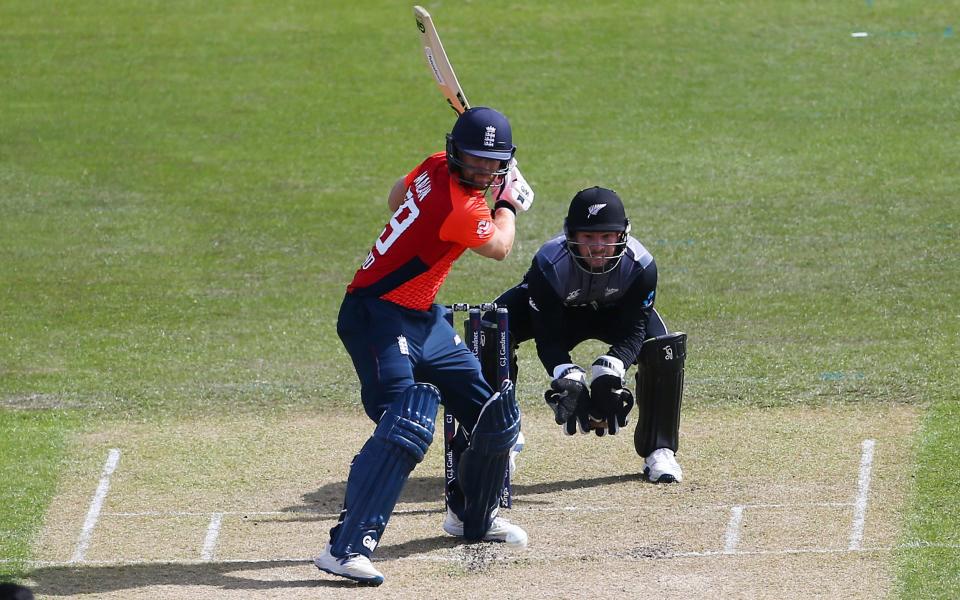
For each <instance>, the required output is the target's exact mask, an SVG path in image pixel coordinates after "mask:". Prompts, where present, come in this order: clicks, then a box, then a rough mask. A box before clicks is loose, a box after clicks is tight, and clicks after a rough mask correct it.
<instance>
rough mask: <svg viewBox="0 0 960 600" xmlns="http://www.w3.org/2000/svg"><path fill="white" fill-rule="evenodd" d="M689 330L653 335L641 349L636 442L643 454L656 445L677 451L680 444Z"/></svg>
mask: <svg viewBox="0 0 960 600" xmlns="http://www.w3.org/2000/svg"><path fill="white" fill-rule="evenodd" d="M686 359H687V334H685V333H679V332H678V333H668V334H666V335H661V336H657V337H655V338H650V339H648V340H647V341H645V342H644V343H643V347H642V348H641V349H640V360H639V361H638V364H637V409H638V412H639V414H638V416H637V429H636V430H635V431H634V433H633V445H634V447H635V448H636V450H637V454H639V455H640V456H644V457H646V456H649V455H650V453H651V452H653V451H654V450H656V449H657V448H669V449H670V450H673V451H674V452H676V451H677V448H678V447H679V445H680V405H681V403H682V401H683V371H684V367H683V365H684V362H685V361H686Z"/></svg>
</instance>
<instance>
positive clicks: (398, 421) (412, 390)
mask: <svg viewBox="0 0 960 600" xmlns="http://www.w3.org/2000/svg"><path fill="white" fill-rule="evenodd" d="M439 406H440V391H439V390H438V389H437V388H436V387H434V386H433V385H430V384H429V383H415V384H413V385H411V386H410V387H409V388H407V389H406V390H405V391H404V392H403V394H401V395H400V397H399V398H398V399H397V400H396V402H394V403H393V405H392V406H391V407H390V408H388V409H387V412H385V413H384V415H383V417H381V419H380V423H379V424H377V428H376V429H375V430H374V432H373V437H374V438H377V439H380V440H383V441H384V442H386V443H388V444H391V445H393V446H396V447H398V448H400V449H402V450H403V451H404V452H406V453H407V454H409V455H410V457H411V458H413V460H414V461H416V462H418V463H419V462H420V461H422V460H423V457H424V455H425V454H426V452H427V448H429V447H430V444H431V443H432V442H433V431H434V422H435V420H436V417H437V410H438V408H439Z"/></svg>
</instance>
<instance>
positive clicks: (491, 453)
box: [314, 107, 533, 585]
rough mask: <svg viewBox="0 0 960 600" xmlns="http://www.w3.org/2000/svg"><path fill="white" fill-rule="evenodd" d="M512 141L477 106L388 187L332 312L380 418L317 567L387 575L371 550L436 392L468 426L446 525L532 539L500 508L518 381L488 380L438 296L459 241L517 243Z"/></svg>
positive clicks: (462, 532)
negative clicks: (371, 238) (370, 238)
mask: <svg viewBox="0 0 960 600" xmlns="http://www.w3.org/2000/svg"><path fill="white" fill-rule="evenodd" d="M515 150H516V148H515V147H514V145H513V143H512V132H511V128H510V123H509V122H508V121H507V119H506V117H505V116H503V115H502V114H500V113H499V112H497V111H495V110H493V109H490V108H486V107H476V108H472V109H470V110H468V111H466V112H464V113H463V114H462V115H460V117H459V118H458V119H457V121H456V123H455V124H454V126H453V129H452V131H451V132H450V134H449V135H448V136H447V148H446V151H445V152H438V153H436V154H434V155H432V156H429V157H427V159H426V160H424V161H423V162H422V163H420V165H419V166H417V167H416V168H414V169H413V170H412V171H410V172H409V173H408V174H407V175H406V176H405V177H403V178H401V179H400V180H398V181H397V182H396V183H395V184H394V186H393V188H392V189H391V191H390V194H389V195H388V199H387V204H388V206H389V207H390V210H391V211H392V213H393V214H392V216H391V217H390V219H389V220H388V221H387V224H386V225H385V226H384V229H383V231H382V233H381V234H380V236H379V237H378V238H377V240H376V242H375V243H374V245H373V247H372V248H371V250H370V252H369V254H368V255H367V258H366V260H364V262H363V264H362V265H361V267H360V268H359V269H358V270H357V272H356V273H355V275H354V278H353V281H352V282H351V283H350V284H349V285H348V286H347V293H346V295H345V296H344V299H343V303H342V304H341V306H340V313H339V316H338V319H337V333H338V335H339V336H340V340H341V341H342V342H343V345H344V347H345V348H346V350H347V352H348V353H349V354H350V358H351V360H352V361H353V366H354V368H355V369H356V372H357V378H358V379H359V380H360V398H361V400H362V402H363V408H364V411H365V412H366V414H367V416H369V417H370V419H372V420H373V421H374V423H376V428H375V429H374V431H373V435H372V436H371V437H370V439H368V440H367V442H366V443H365V444H364V445H363V448H361V450H360V452H359V453H358V454H357V455H356V457H355V458H354V460H353V463H352V464H351V465H350V473H349V475H348V477H347V490H346V493H345V496H344V501H343V510H342V511H341V513H340V518H339V521H338V523H337V524H336V526H334V527H333V528H332V529H331V530H330V540H329V543H328V544H327V545H326V547H325V548H324V550H323V552H322V554H321V555H320V556H318V557H317V558H316V559H314V564H315V565H316V566H317V567H318V568H319V569H320V570H322V571H325V572H327V573H331V574H333V575H337V576H340V577H346V578H348V579H352V580H354V581H358V582H360V583H364V584H368V585H379V584H381V583H383V574H382V573H380V572H379V571H378V570H377V569H376V568H375V567H374V566H373V563H372V562H371V561H370V557H371V555H372V554H373V552H374V551H375V550H376V548H377V547H378V545H379V544H380V543H381V541H382V539H383V534H384V531H385V529H386V527H387V522H388V521H389V519H390V515H391V514H392V513H393V509H394V507H395V505H396V503H397V500H398V499H399V497H400V493H401V491H402V490H403V486H404V484H405V483H406V481H407V478H408V477H409V476H410V473H411V472H412V471H413V469H414V468H415V467H416V466H417V464H418V463H420V461H422V460H423V457H424V454H425V453H426V452H427V449H428V448H429V447H430V444H431V443H432V441H433V439H434V427H435V422H436V417H437V411H438V407H439V406H440V405H441V404H442V405H443V406H444V409H445V410H446V412H447V413H449V414H452V415H453V417H454V418H456V420H457V422H459V423H460V427H461V430H462V434H461V435H460V438H461V440H460V441H461V443H460V444H459V445H458V446H457V447H456V448H455V456H454V461H455V463H456V464H457V466H456V468H455V469H453V478H452V479H451V481H448V485H447V500H448V502H447V504H448V506H447V514H446V518H445V519H444V521H443V523H442V527H443V530H444V531H445V532H447V533H448V534H451V535H455V536H461V537H464V538H466V539H468V540H485V541H496V542H505V543H506V544H507V545H510V546H515V547H523V546H526V543H527V534H526V532H524V531H523V529H521V528H520V527H518V526H517V525H514V524H512V523H510V522H508V521H506V520H505V519H502V518H500V517H497V516H496V514H495V513H496V507H497V504H498V499H499V492H500V489H501V486H502V483H503V476H504V472H505V469H506V465H507V463H508V461H509V453H510V450H511V449H512V448H513V446H514V444H515V443H516V440H517V436H518V433H519V431H520V412H519V408H518V407H517V402H516V398H515V395H514V391H513V384H512V383H511V382H510V381H506V382H505V385H504V386H503V387H502V388H501V389H500V390H494V389H493V388H491V387H490V385H489V384H488V383H487V382H486V381H485V380H484V378H483V374H482V372H481V369H480V361H479V360H478V359H477V357H476V356H475V355H474V353H473V352H471V351H470V349H468V348H467V346H466V345H465V344H464V342H463V340H462V339H461V338H460V336H459V335H457V334H456V332H455V331H454V329H453V326H452V325H451V324H450V323H449V322H448V321H447V314H446V313H447V310H446V308H445V307H443V306H441V305H438V304H434V300H435V298H436V295H437V291H438V290H439V289H440V286H441V285H442V284H443V281H444V280H445V279H446V277H447V274H448V273H449V272H450V269H451V267H452V266H453V263H454V262H455V261H456V260H457V259H458V258H459V257H460V256H461V255H462V254H463V252H464V251H466V250H467V249H470V250H473V251H474V252H476V253H478V254H480V255H481V256H484V257H487V258H493V259H495V260H502V259H504V258H506V256H507V255H508V254H509V253H510V250H511V248H512V247H513V241H514V236H515V219H516V215H517V213H518V212H523V211H525V210H527V209H528V208H529V207H530V204H531V203H532V202H533V192H532V190H530V189H529V187H528V186H520V185H519V184H517V181H518V178H517V177H516V176H515V172H516V161H515V160H514V158H513V157H514V152H515ZM490 190H493V193H494V195H495V203H494V207H493V209H492V210H491V208H490V206H489V205H488V204H487V199H486V194H487V192H488V191H490Z"/></svg>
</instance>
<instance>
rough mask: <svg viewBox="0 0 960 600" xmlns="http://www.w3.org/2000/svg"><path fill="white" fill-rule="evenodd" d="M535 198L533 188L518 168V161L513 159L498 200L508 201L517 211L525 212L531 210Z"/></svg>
mask: <svg viewBox="0 0 960 600" xmlns="http://www.w3.org/2000/svg"><path fill="white" fill-rule="evenodd" d="M533 196H534V194H533V188H531V187H530V185H529V184H528V183H527V180H526V179H524V178H523V175H522V174H521V173H520V169H519V168H517V161H516V159H513V158H511V159H510V164H509V170H508V171H507V174H506V175H504V177H503V185H502V186H501V187H500V193H499V194H497V200H506V201H507V202H509V203H510V204H511V205H512V206H513V207H514V208H515V209H517V212H523V211H526V210H529V209H530V206H531V205H532V204H533Z"/></svg>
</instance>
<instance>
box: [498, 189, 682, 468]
mask: <svg viewBox="0 0 960 600" xmlns="http://www.w3.org/2000/svg"><path fill="white" fill-rule="evenodd" d="M629 233H630V221H629V219H627V216H626V212H625V210H624V207H623V202H622V201H621V199H620V197H619V196H617V194H616V193H614V192H613V191H612V190H608V189H605V188H600V187H593V188H588V189H585V190H582V191H580V192H578V193H577V194H576V196H574V198H573V200H572V201H571V203H570V207H569V211H568V214H567V218H566V220H565V221H564V234H563V235H560V236H557V237H556V238H554V239H551V240H549V241H548V242H546V243H545V244H544V245H543V246H541V247H540V249H539V250H538V251H537V253H536V255H535V256H534V258H533V264H532V265H531V266H530V269H529V270H528V271H527V273H526V275H525V276H524V279H523V281H522V282H521V283H520V284H518V285H517V286H515V287H513V288H511V289H509V290H507V291H506V292H504V293H503V294H501V295H500V297H499V298H497V299H496V303H497V305H501V306H506V307H507V308H508V309H509V311H510V339H511V340H512V341H513V344H514V345H518V344H520V343H521V342H523V341H526V340H530V339H533V340H535V342H536V347H537V354H538V356H539V358H540V361H541V362H542V363H543V366H544V367H545V368H546V370H547V373H548V374H549V375H550V377H551V379H552V380H551V382H550V387H549V389H548V390H547V391H546V393H545V395H544V396H545V399H546V401H547V404H548V405H550V408H552V409H553V412H554V415H555V417H556V422H557V424H559V425H560V426H561V427H562V429H563V431H564V433H566V434H568V435H573V434H574V433H576V432H577V431H578V430H579V431H580V432H581V433H589V432H590V431H593V432H595V433H596V434H597V435H600V436H602V435H606V434H607V433H610V434H616V433H618V431H619V429H620V428H621V427H624V426H625V425H626V424H627V415H628V414H629V413H630V411H631V409H632V408H633V405H634V395H633V394H632V393H631V392H630V390H629V389H628V388H627V382H626V379H625V377H626V370H627V369H628V368H629V367H630V365H633V364H636V365H637V372H636V404H637V408H638V413H639V415H638V418H637V419H638V422H637V428H636V430H635V432H634V438H633V439H634V445H635V447H636V450H637V453H638V454H639V455H640V456H642V457H644V473H645V474H646V476H647V478H648V479H649V480H650V481H653V482H679V481H681V479H682V478H683V473H682V471H681V469H680V465H679V464H678V463H677V461H676V456H675V455H676V452H677V449H678V448H679V443H680V439H679V438H680V405H681V401H682V398H683V373H684V361H685V360H686V355H687V351H686V340H687V336H686V334H684V333H671V332H669V331H668V330H667V326H666V324H665V323H664V321H663V319H662V318H661V317H660V314H659V313H657V311H656V310H655V309H654V299H655V296H656V287H657V267H656V263H655V262H654V260H653V256H651V254H650V252H648V251H647V249H646V248H644V247H643V245H641V244H640V242H639V241H637V240H636V239H635V238H633V237H632V236H630V235H629ZM486 318H487V320H489V319H490V318H492V317H491V316H489V315H488V316H487V317H486ZM488 337H489V336H488ZM588 339H593V340H600V341H602V342H604V343H607V344H610V349H609V350H608V351H607V353H606V354H604V355H601V356H600V357H598V358H597V359H596V360H595V361H594V362H593V365H592V366H591V367H590V371H591V373H590V375H591V378H590V380H589V381H588V379H587V372H586V370H585V369H583V368H581V367H580V366H578V365H576V364H573V362H572V360H571V355H570V353H571V351H572V350H573V349H574V348H575V347H576V346H577V345H578V344H580V343H581V342H583V341H585V340H588ZM494 360H495V356H494V355H493V349H492V348H489V349H488V348H484V349H483V363H484V370H485V371H489V370H490V369H492V368H493V366H492V362H493V361H494Z"/></svg>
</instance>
